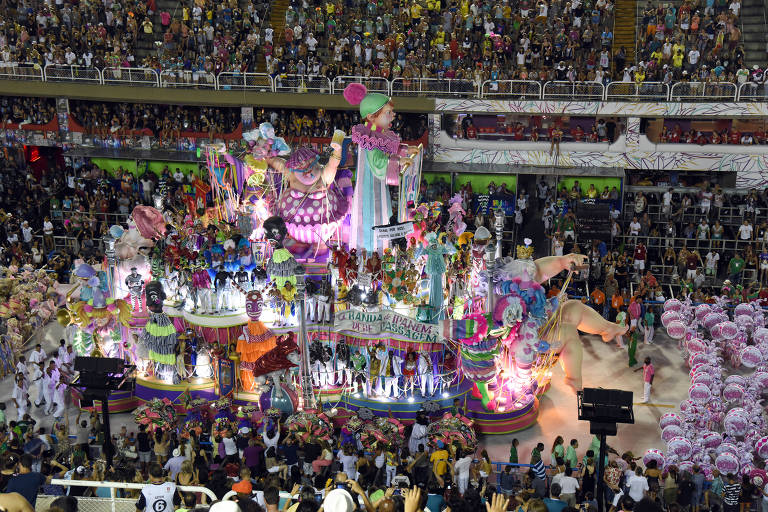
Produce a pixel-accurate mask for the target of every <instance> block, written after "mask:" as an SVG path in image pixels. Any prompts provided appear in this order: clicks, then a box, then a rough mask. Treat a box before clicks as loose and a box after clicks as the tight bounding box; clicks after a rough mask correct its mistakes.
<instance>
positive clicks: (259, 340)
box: [235, 291, 277, 390]
mask: <svg viewBox="0 0 768 512" xmlns="http://www.w3.org/2000/svg"><path fill="white" fill-rule="evenodd" d="M261 309H262V297H261V294H260V293H259V292H257V291H251V292H248V294H246V299H245V311H246V313H247V314H248V324H247V325H246V326H245V327H243V334H242V336H240V338H238V340H237V347H236V349H235V350H236V351H237V352H238V353H239V354H240V381H241V382H242V383H243V387H244V389H246V390H249V389H252V388H253V384H254V380H253V379H254V374H253V370H254V368H255V367H256V362H257V361H258V360H259V359H261V357H262V356H264V355H265V354H267V353H268V352H269V351H271V350H272V349H273V348H275V346H276V345H277V338H276V337H275V335H274V334H273V333H272V331H270V330H269V329H268V328H267V326H266V325H264V324H263V323H262V322H261V321H260V320H259V318H260V316H261Z"/></svg>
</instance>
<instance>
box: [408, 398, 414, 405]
mask: <svg viewBox="0 0 768 512" xmlns="http://www.w3.org/2000/svg"><path fill="white" fill-rule="evenodd" d="M413 402H414V400H413V397H412V396H409V397H408V403H409V404H412V403H413Z"/></svg>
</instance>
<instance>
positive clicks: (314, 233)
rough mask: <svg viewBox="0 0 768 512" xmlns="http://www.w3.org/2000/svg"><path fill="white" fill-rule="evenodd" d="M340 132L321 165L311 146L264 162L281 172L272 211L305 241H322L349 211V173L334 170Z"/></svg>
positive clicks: (335, 135)
mask: <svg viewBox="0 0 768 512" xmlns="http://www.w3.org/2000/svg"><path fill="white" fill-rule="evenodd" d="M343 139H344V132H342V131H340V130H336V132H334V134H333V139H332V142H331V147H332V148H333V153H332V154H331V156H330V157H329V158H328V162H327V163H326V164H325V165H321V164H320V155H319V154H318V153H316V152H315V151H314V150H313V149H311V148H308V147H302V148H299V149H297V150H296V151H294V152H293V153H291V156H290V157H289V158H288V160H285V159H283V158H280V157H277V156H269V157H267V159H266V160H267V163H268V164H269V165H270V166H271V167H272V168H274V169H275V170H277V171H279V172H280V173H281V174H282V175H283V180H284V184H285V185H284V187H283V191H282V193H281V194H280V198H279V199H278V200H277V210H276V211H275V214H276V215H278V216H280V217H282V218H283V219H284V220H285V222H286V226H287V228H288V233H289V234H290V235H291V237H293V238H294V239H295V240H297V241H299V242H303V243H306V244H316V243H318V242H325V241H327V240H328V239H329V238H331V236H332V235H334V234H336V232H337V230H338V228H339V225H340V224H341V222H342V221H343V220H344V217H345V216H346V215H347V212H348V211H349V196H350V195H351V194H352V173H351V172H350V171H349V170H347V169H342V170H338V167H339V163H340V162H341V158H342V151H341V143H342V141H343Z"/></svg>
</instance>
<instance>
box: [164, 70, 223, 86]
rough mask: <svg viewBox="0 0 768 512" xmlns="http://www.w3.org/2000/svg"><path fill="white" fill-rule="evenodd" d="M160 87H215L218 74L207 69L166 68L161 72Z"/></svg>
mask: <svg viewBox="0 0 768 512" xmlns="http://www.w3.org/2000/svg"><path fill="white" fill-rule="evenodd" d="M160 87H191V88H195V89H215V88H216V76H215V75H214V74H213V73H208V72H206V71H192V70H186V69H179V70H176V71H169V70H165V71H162V72H161V73H160Z"/></svg>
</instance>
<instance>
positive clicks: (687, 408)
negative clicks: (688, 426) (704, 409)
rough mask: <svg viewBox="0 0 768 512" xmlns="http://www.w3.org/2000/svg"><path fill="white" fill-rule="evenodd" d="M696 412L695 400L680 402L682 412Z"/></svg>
mask: <svg viewBox="0 0 768 512" xmlns="http://www.w3.org/2000/svg"><path fill="white" fill-rule="evenodd" d="M695 410H696V404H695V403H694V401H693V400H691V399H687V400H683V401H682V402H680V412H683V413H687V412H693V411H695Z"/></svg>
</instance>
